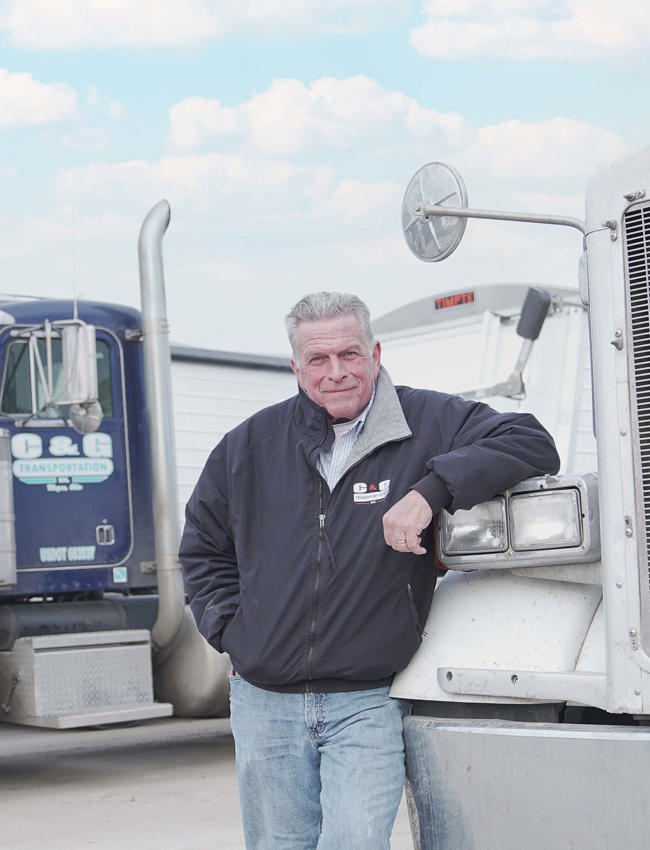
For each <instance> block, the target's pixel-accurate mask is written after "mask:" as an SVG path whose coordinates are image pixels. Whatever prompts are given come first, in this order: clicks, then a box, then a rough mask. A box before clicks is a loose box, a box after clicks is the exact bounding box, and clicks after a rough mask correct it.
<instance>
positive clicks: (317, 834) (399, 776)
mask: <svg viewBox="0 0 650 850" xmlns="http://www.w3.org/2000/svg"><path fill="white" fill-rule="evenodd" d="M286 326H287V331H288V334H289V340H290V343H291V347H292V351H293V359H292V360H291V368H292V369H293V371H294V374H295V375H296V378H297V380H298V386H299V391H298V395H297V396H294V397H293V398H291V399H289V400H287V401H284V402H281V403H280V404H276V405H274V406H272V407H270V408H267V409H265V410H263V411H261V412H259V413H257V414H255V415H254V416H252V417H251V418H250V419H248V420H247V421H246V422H244V423H242V424H241V425H239V426H238V427H237V428H235V429H234V430H233V431H231V432H230V433H229V434H227V435H226V436H225V437H224V439H223V440H222V441H221V442H220V443H219V445H218V446H217V447H216V448H215V449H214V451H213V452H212V454H211V455H210V458H209V459H208V462H207V464H206V466H205V469H204V471H203V473H202V474H201V477H200V479H199V481H198V483H197V485H196V489H195V491H194V493H193V495H192V497H191V499H190V501H189V502H188V505H187V522H186V526H185V531H184V534H183V540H182V543H181V552H180V556H181V561H182V563H183V566H184V571H185V578H186V588H187V592H188V595H189V598H190V602H191V605H192V610H193V612H194V616H195V617H196V620H197V623H198V626H199V629H200V631H201V632H202V634H203V635H204V636H205V637H206V638H207V640H208V641H209V642H210V643H211V644H212V645H213V646H214V647H215V648H216V649H217V650H219V651H223V652H228V653H229V654H230V660H231V662H232V666H233V672H232V674H231V723H232V729H233V734H234V737H235V747H236V755H237V772H238V781H239V790H240V802H241V807H242V817H243V824H244V833H245V837H246V847H247V848H248V850H314V848H316V847H318V850H387V848H388V847H389V844H390V833H391V829H392V825H393V821H394V818H395V814H396V812H397V808H398V805H399V801H400V798H401V794H402V788H403V783H404V748H403V741H402V718H403V714H404V713H405V712H406V711H407V710H408V706H407V705H406V704H405V702H403V701H401V700H397V699H392V698H390V697H389V695H388V689H389V686H390V682H391V679H392V677H393V676H394V674H395V673H396V672H397V671H398V670H401V669H403V668H404V667H405V666H406V664H407V663H408V661H409V660H410V658H411V657H412V655H413V653H414V652H415V650H416V649H417V647H418V645H419V643H420V640H421V634H422V624H423V623H424V622H425V619H426V616H427V611H428V608H429V605H430V602H431V597H432V593H433V588H434V584H435V569H434V565H433V558H432V555H431V554H430V553H431V552H432V547H433V526H432V519H433V517H434V515H435V514H436V513H437V512H438V511H439V510H441V509H442V508H447V509H448V510H452V511H453V510H456V509H457V508H470V507H472V506H473V505H475V504H477V503H478V502H481V501H483V500H485V499H488V498H490V497H492V496H493V495H495V494H496V493H497V492H499V491H502V490H503V489H505V488H508V487H511V486H513V485H515V484H517V483H519V481H521V480H523V479H525V478H528V477H530V476H533V475H538V474H543V473H553V472H556V471H557V469H558V466H559V460H558V456H557V452H556V451H555V447H554V444H553V441H552V439H551V438H550V436H549V435H548V433H547V432H546V431H545V430H544V429H543V428H542V427H541V425H540V424H539V423H538V422H537V420H536V419H534V418H533V417H532V416H529V415H526V414H517V413H506V414H500V413H497V412H496V411H494V410H492V409H491V408H489V407H487V406H486V405H483V404H479V403H475V402H466V401H463V400H462V399H460V398H457V397H455V396H449V395H445V394H441V393H436V392H432V391H427V390H416V389H411V388H408V387H397V388H395V387H394V386H393V384H392V383H391V381H390V378H389V377H388V374H387V373H386V372H385V371H384V370H383V369H382V368H381V365H380V357H381V349H380V345H379V343H378V342H377V341H375V340H374V338H373V335H372V330H371V327H370V314H369V312H368V309H367V307H366V306H365V304H363V302H362V301H360V300H359V299H358V298H356V297H355V296H352V295H346V294H343V293H327V292H322V293H316V294H313V295H308V296H306V297H305V298H303V299H302V300H301V301H299V302H298V304H296V305H295V307H294V308H293V309H292V310H291V312H290V313H289V315H288V316H287V318H286ZM432 369H435V364H432Z"/></svg>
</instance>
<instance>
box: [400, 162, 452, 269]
mask: <svg viewBox="0 0 650 850" xmlns="http://www.w3.org/2000/svg"><path fill="white" fill-rule="evenodd" d="M466 206H467V190H466V189H465V183H464V182H463V178H462V177H461V176H460V174H459V173H458V172H457V171H456V169H455V168H453V167H452V166H451V165H446V164H445V163H444V162H429V163H428V164H427V165H423V166H422V168H420V169H419V171H416V172H415V174H414V175H413V177H412V178H411V182H410V183H409V184H408V186H407V187H406V192H405V193H404V202H403V203H402V231H403V232H404V238H405V239H406V244H407V245H408V246H409V248H410V250H411V251H412V252H413V253H414V254H415V256H416V257H418V259H420V260H426V262H429V263H431V262H437V261H438V260H444V259H445V257H448V256H449V255H450V254H451V253H452V252H453V251H455V250H456V248H457V247H458V243H459V242H460V240H461V239H462V238H463V233H464V232H465V225H466V224H467V219H466V218H460V217H459V216H451V215H442V214H441V215H430V216H424V215H422V213H421V212H417V210H418V208H422V207H466Z"/></svg>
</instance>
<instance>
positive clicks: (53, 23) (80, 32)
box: [4, 0, 219, 50]
mask: <svg viewBox="0 0 650 850" xmlns="http://www.w3.org/2000/svg"><path fill="white" fill-rule="evenodd" d="M6 6H7V11H6V12H5V22H4V28H5V29H6V31H7V33H8V35H9V38H10V40H11V42H12V43H13V44H14V45H16V46H17V47H22V48H26V49H28V50H47V49H63V50H75V49H80V48H91V47H109V46H113V47H132V48H133V47H135V48H137V47H173V46H177V45H187V44H197V43H200V42H202V41H205V40H206V39H209V38H211V37H214V36H215V35H216V34H217V33H218V30H219V27H218V16H216V15H215V14H214V12H213V11H210V9H209V8H207V7H209V6H214V3H206V2H202V0H187V2H184V3H182V4H181V3H179V4H174V3H170V2H161V0H138V2H136V3H133V2H131V0H113V2H106V0H7V2H6Z"/></svg>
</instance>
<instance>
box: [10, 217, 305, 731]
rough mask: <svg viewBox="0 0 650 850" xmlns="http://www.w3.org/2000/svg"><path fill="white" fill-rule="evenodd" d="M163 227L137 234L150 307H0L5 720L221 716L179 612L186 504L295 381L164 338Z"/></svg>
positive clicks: (209, 654)
mask: <svg viewBox="0 0 650 850" xmlns="http://www.w3.org/2000/svg"><path fill="white" fill-rule="evenodd" d="M168 221H169V206H168V205H167V203H166V202H161V203H160V204H158V205H157V206H156V207H154V208H153V210H152V211H151V212H150V214H149V216H147V218H146V219H145V222H144V224H143V227H142V231H141V234H140V243H139V251H140V277H141V288H142V293H141V294H142V311H138V310H135V309H132V308H130V307H124V306H119V305H114V304H103V303H93V302H76V301H72V300H70V301H65V300H60V301H59V300H57V301H54V300H52V301H49V300H38V299H32V300H25V301H12V302H4V303H2V304H0V720H7V721H11V722H15V723H21V724H29V725H39V726H47V727H53V728H70V727H77V726H88V725H96V724H106V723H115V722H127V721H133V720H140V719H147V718H154V717H159V716H164V715H169V714H171V713H172V712H173V713H175V714H177V715H183V716H202V715H215V714H216V715H219V714H225V713H226V712H227V710H228V698H227V675H226V672H227V671H226V665H227V659H225V658H223V657H222V656H219V655H218V654H217V653H216V652H214V651H213V650H212V649H211V648H210V647H209V646H208V645H207V643H206V642H205V641H204V640H203V638H201V637H200V636H199V634H198V632H197V630H196V627H195V626H194V623H193V621H192V618H191V617H190V616H189V614H188V611H187V609H186V606H185V597H184V593H183V586H182V580H181V577H180V567H179V564H178V562H177V558H176V552H177V546H178V537H179V527H180V521H181V514H182V503H183V501H184V499H185V498H186V497H187V495H188V492H189V486H190V484H189V482H191V481H192V480H193V478H194V477H195V476H196V474H198V470H199V469H200V467H201V466H202V463H203V461H204V460H205V457H206V456H207V452H208V451H209V449H210V448H211V447H212V446H213V445H214V444H215V443H216V442H217V441H218V438H219V436H220V431H225V430H228V429H229V428H230V427H232V426H233V424H236V422H237V421H239V420H240V419H243V418H244V416H245V415H247V414H248V413H250V412H252V411H253V409H256V408H257V407H261V406H263V405H264V404H268V403H271V402H272V401H276V400H279V398H282V397H286V396H287V395H290V394H292V393H293V392H294V391H295V380H294V379H293V375H292V373H291V371H290V369H289V364H288V359H285V358H281V357H263V356H259V357H258V356H254V355H239V356H238V355H234V354H228V353H224V352H211V351H205V350H201V349H194V348H187V347H182V346H171V345H170V343H169V341H168V338H167V337H168V325H167V321H166V317H165V316H164V310H165V302H164V281H163V274H162V237H163V235H164V233H165V230H166V228H167V224H168ZM173 366H176V367H177V368H178V369H179V370H180V377H179V379H178V380H179V383H180V384H181V387H180V390H179V392H180V393H181V395H180V396H179V395H177V397H176V401H177V402H178V401H179V398H182V394H185V396H184V397H185V398H186V399H187V400H188V402H189V403H190V404H191V408H192V409H191V410H189V411H188V412H186V413H184V412H183V411H177V414H178V421H177V422H176V425H178V430H179V432H180V437H181V441H182V444H183V445H182V446H181V453H182V454H183V456H184V457H186V458H187V464H186V467H185V470H184V478H183V481H181V483H180V488H179V483H178V480H177V478H178V474H177V473H178V469H177V453H176V447H175V424H174V416H173V407H174V405H173V398H172V385H171V373H172V367H173ZM215 381H217V383H215ZM218 381H220V383H218ZM230 387H233V388H234V389H233V390H230V389H229V388H230ZM188 394H190V395H188ZM219 408H223V410H221V411H220V410H219ZM199 409H200V413H197V411H199ZM201 440H203V443H204V445H202V444H201ZM181 472H183V469H181Z"/></svg>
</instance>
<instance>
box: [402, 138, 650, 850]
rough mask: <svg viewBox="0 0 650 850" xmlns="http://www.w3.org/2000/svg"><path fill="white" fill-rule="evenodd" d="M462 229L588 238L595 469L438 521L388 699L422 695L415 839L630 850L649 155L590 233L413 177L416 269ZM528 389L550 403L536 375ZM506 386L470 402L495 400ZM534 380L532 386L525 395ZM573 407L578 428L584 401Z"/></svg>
mask: <svg viewBox="0 0 650 850" xmlns="http://www.w3.org/2000/svg"><path fill="white" fill-rule="evenodd" d="M469 218H472V219H503V220H511V221H530V222H537V223H539V224H540V226H541V225H563V226H569V227H572V228H575V229H576V230H577V231H578V233H579V234H580V236H581V237H582V241H581V243H577V250H576V257H577V260H579V262H578V263H577V265H578V268H579V287H578V289H579V293H580V300H581V302H582V305H584V308H585V309H586V311H587V313H588V317H589V336H590V343H591V344H590V360H591V364H590V365H591V369H590V374H591V383H592V387H591V389H592V392H593V426H594V433H595V440H596V446H597V464H595V463H594V466H593V470H594V471H591V472H590V471H589V470H585V469H584V468H575V467H572V466H569V467H567V464H566V462H565V464H564V465H563V471H562V473H561V474H559V475H558V476H546V477H540V478H536V479H532V480H529V481H526V482H523V483H522V484H521V485H519V486H518V487H515V488H513V489H512V490H511V491H509V492H505V493H500V494H495V496H494V498H493V499H492V500H490V501H489V502H487V503H484V504H481V505H479V506H477V507H476V508H474V509H473V510H471V511H458V512H456V513H455V514H454V515H453V516H451V515H449V514H447V513H446V512H443V513H442V514H441V516H440V518H439V523H438V534H437V538H438V542H437V547H438V557H439V560H440V563H441V566H442V567H443V568H444V569H446V570H447V572H446V573H445V574H444V577H443V578H442V579H441V581H440V582H439V585H438V588H437V589H436V593H435V595H434V601H433V605H432V609H431V612H430V616H429V618H428V621H427V624H426V626H425V634H424V639H423V643H422V645H421V647H420V649H419V651H418V652H417V654H416V655H415V657H414V658H413V660H412V662H411V664H410V665H409V666H408V668H407V669H406V670H405V671H403V672H402V673H401V674H399V675H398V676H397V677H396V680H395V682H394V684H393V688H392V693H393V695H394V696H400V697H407V698H410V699H412V700H413V701H414V710H413V714H412V716H410V717H409V718H407V720H406V721H405V738H406V751H407V774H408V798H409V809H410V814H411V824H412V830H413V835H414V844H415V846H416V848H418V850H434V848H435V850H515V848H517V850H519V848H521V847H525V848H527V850H556V848H567V850H569V848H570V849H571V850H606V848H607V850H613V848H625V850H641V848H645V847H647V846H648V842H649V841H650V781H649V780H648V770H649V767H650V729H649V728H648V725H647V724H648V722H649V721H650V571H649V565H648V543H649V535H650V514H649V509H650V392H649V391H650V149H648V150H645V151H643V152H641V153H639V154H636V155H634V156H630V157H628V158H626V159H625V160H623V161H622V162H618V163H616V164H614V165H611V166H609V167H604V168H602V169H601V170H600V171H598V172H597V173H596V175H595V176H594V178H593V180H592V181H591V183H590V186H589V189H588V192H587V196H586V212H585V220H584V222H583V221H581V220H578V219H569V218H561V217H557V216H543V215H531V214H519V213H508V212H504V213H501V212H496V211H489V210H473V209H471V208H468V207H467V199H466V193H465V190H464V186H463V184H462V180H461V179H460V177H459V175H458V174H457V173H456V172H455V170H454V169H453V168H450V167H447V166H443V165H442V164H439V163H433V164H430V165H429V166H425V167H424V168H423V169H421V170H420V172H418V174H416V176H415V177H414V179H413V180H412V181H411V183H410V184H409V187H408V189H407V191H406V195H405V198H404V208H403V224H404V231H405V236H406V239H407V242H408V244H409V247H410V248H411V250H412V251H413V252H414V253H415V254H416V255H418V256H419V257H421V258H422V259H425V260H435V259H441V258H443V257H444V256H447V255H448V254H449V253H451V251H453V250H454V249H455V248H456V246H457V244H458V242H459V240H460V237H461V236H462V231H463V230H464V225H465V223H466V221H467V219H469ZM473 226H474V227H477V226H480V225H477V224H474V223H473ZM434 309H435V304H434V303H433V301H432V304H431V311H433V310H434ZM420 312H421V311H420ZM394 318H395V317H393V320H394ZM424 324H426V322H425V323H424ZM545 332H546V327H545V328H544V329H543V330H542V337H543V335H544V333H545ZM524 335H526V334H524ZM534 337H535V335H534V334H530V335H528V340H527V342H526V343H525V345H527V350H526V349H522V352H524V359H525V356H527V353H528V352H529V351H530V349H531V347H532V348H533V349H534V347H535V345H537V343H535V342H533V340H534ZM576 342H577V339H576ZM575 366H576V368H577V369H581V368H582V367H581V365H580V363H579V362H577V361H576V363H575ZM516 373H517V370H516V369H515V371H514V373H513V374H514V375H515V376H516ZM519 374H520V375H521V372H520V373H519ZM504 377H507V376H506V375H504ZM535 380H536V381H541V382H542V383H544V382H546V383H547V386H546V388H543V390H542V392H543V394H544V393H546V394H548V392H547V391H548V389H549V387H548V384H550V383H551V381H552V380H553V379H552V376H550V375H545V374H544V369H543V367H542V368H541V369H539V370H538V373H537V375H536V377H535ZM512 383H513V382H511V381H509V380H507V379H506V380H503V381H501V384H500V385H499V386H498V387H496V388H495V387H492V388H491V389H490V388H488V391H487V392H483V391H481V392H479V393H476V394H475V397H482V396H485V397H486V398H487V400H489V401H490V402H493V401H495V400H496V396H497V395H498V394H503V393H505V395H508V394H509V392H510V390H511V389H512ZM514 383H515V384H516V381H515V382H514ZM532 384H533V377H532V375H531V378H530V383H529V386H530V389H531V395H532V394H534V392H535V390H534V388H533V386H532ZM551 386H552V385H551ZM575 386H576V388H577V389H576V401H577V395H579V394H580V393H581V392H582V391H581V390H579V387H580V381H578V382H577V383H575ZM509 388H510V389H509ZM456 389H457V390H458V389H461V388H460V387H456ZM468 389H479V388H477V387H476V386H475V387H474V388H472V387H469V388H468ZM510 394H513V393H510ZM491 395H495V398H492V397H491ZM514 395H516V392H515V393H514ZM565 403H566V409H565V415H566V417H568V418H570V417H571V415H572V412H573V410H574V409H575V407H576V405H575V404H574V403H573V400H572V399H570V400H569V401H568V402H565ZM523 404H524V406H526V402H525V401H524V403H523ZM577 407H580V404H578V405H577ZM541 416H542V418H543V414H541ZM583 418H584V417H583ZM549 426H550V428H551V430H553V423H552V422H551V423H549ZM570 444H571V439H570V438H569V439H568V441H566V440H565V442H564V445H563V448H564V450H565V461H566V459H567V457H568V460H569V461H570V462H571V463H572V462H574V461H575V460H576V458H577V457H579V458H580V461H584V460H586V459H587V455H584V454H583V455H580V453H578V454H577V455H576V454H575V453H574V454H573V455H572V453H571V451H569V452H568V453H567V451H566V450H567V447H568V446H569V445H570ZM596 467H597V473H596V471H595V470H596Z"/></svg>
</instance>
